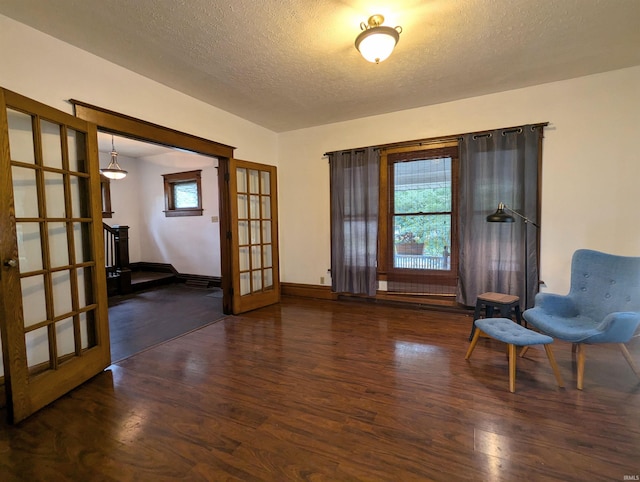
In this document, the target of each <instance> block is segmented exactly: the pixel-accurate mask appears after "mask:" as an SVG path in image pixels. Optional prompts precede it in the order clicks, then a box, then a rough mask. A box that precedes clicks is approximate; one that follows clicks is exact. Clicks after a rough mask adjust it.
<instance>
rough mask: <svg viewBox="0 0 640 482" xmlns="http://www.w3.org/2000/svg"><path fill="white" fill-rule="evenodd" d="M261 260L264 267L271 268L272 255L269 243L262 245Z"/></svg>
mask: <svg viewBox="0 0 640 482" xmlns="http://www.w3.org/2000/svg"><path fill="white" fill-rule="evenodd" d="M262 262H263V263H264V264H263V265H264V267H265V268H271V266H273V264H272V263H273V256H272V254H271V245H270V244H265V245H264V246H262Z"/></svg>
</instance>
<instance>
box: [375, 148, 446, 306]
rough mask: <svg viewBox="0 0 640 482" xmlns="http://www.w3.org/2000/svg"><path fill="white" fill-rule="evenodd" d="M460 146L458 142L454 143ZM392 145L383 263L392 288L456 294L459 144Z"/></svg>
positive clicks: (387, 155) (386, 157) (387, 158)
mask: <svg viewBox="0 0 640 482" xmlns="http://www.w3.org/2000/svg"><path fill="white" fill-rule="evenodd" d="M456 144H457V143H456ZM456 144H453V145H443V144H440V145H437V146H433V147H432V148H429V147H419V148H416V147H413V148H397V149H390V150H388V151H387V152H385V153H384V154H383V156H382V157H383V158H384V163H383V164H386V171H387V176H386V180H385V181H384V182H385V184H386V185H385V186H384V188H383V189H384V191H385V192H386V195H385V196H384V199H383V200H382V202H384V203H385V209H384V210H383V209H381V210H380V212H381V213H384V214H383V216H384V218H381V219H380V223H381V224H382V223H385V224H386V229H385V232H386V234H385V235H384V237H381V239H380V247H381V248H382V249H381V251H382V252H384V253H386V254H385V255H384V256H383V259H381V261H382V262H381V263H380V265H381V266H383V267H385V268H386V278H387V281H388V283H387V287H388V290H389V291H390V292H400V293H416V294H418V293H420V294H433V295H453V294H455V288H456V280H457V252H458V250H457V249H456V246H457V244H458V240H457V238H456V235H457V229H456V222H455V220H456V219H457V211H456V205H457V203H456V192H457V171H458V148H457V145H456Z"/></svg>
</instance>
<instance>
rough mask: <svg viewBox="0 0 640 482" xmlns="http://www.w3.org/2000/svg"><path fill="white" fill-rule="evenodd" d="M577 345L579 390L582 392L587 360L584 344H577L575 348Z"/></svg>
mask: <svg viewBox="0 0 640 482" xmlns="http://www.w3.org/2000/svg"><path fill="white" fill-rule="evenodd" d="M575 345H577V351H578V384H577V386H578V390H582V383H583V381H584V358H585V350H584V343H575V344H574V346H575Z"/></svg>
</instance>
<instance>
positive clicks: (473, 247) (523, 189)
mask: <svg viewBox="0 0 640 482" xmlns="http://www.w3.org/2000/svg"><path fill="white" fill-rule="evenodd" d="M542 131H543V126H540V125H536V126H531V125H527V126H522V127H520V128H517V129H507V130H505V129H499V130H495V131H491V132H487V133H482V134H467V135H464V136H463V137H462V139H461V142H460V204H459V206H460V209H459V213H460V219H459V235H460V244H459V246H460V253H459V254H460V258H459V259H460V263H459V282H458V293H457V301H458V302H459V303H462V304H464V305H467V306H473V305H474V304H475V302H476V298H477V296H478V295H479V294H481V293H485V292H488V291H494V292H499V293H507V294H512V295H517V296H519V297H520V306H521V308H523V309H526V308H527V307H530V306H532V305H533V299H534V296H535V293H537V291H538V280H539V275H538V254H537V253H538V232H537V231H538V228H536V227H535V226H534V225H532V224H530V223H525V222H524V221H523V220H522V219H521V218H519V217H517V216H514V217H515V222H513V223H489V222H487V221H486V217H487V215H489V214H492V213H493V212H495V210H496V208H497V207H498V203H500V202H502V203H504V204H506V205H507V206H508V207H509V208H511V209H513V210H514V211H517V212H518V213H520V214H522V215H523V216H525V217H527V218H529V219H530V220H532V221H533V222H534V223H536V224H538V225H539V224H540V223H539V222H538V219H537V210H538V209H537V206H538V196H539V193H538V163H539V139H540V138H541V136H542ZM525 239H526V246H525ZM525 256H526V261H525ZM525 265H526V270H527V272H526V273H525ZM525 276H526V277H527V283H525ZM525 284H526V285H527V290H525ZM525 291H528V293H525ZM526 305H528V306H526Z"/></svg>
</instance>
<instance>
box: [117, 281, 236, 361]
mask: <svg viewBox="0 0 640 482" xmlns="http://www.w3.org/2000/svg"><path fill="white" fill-rule="evenodd" d="M223 316H224V314H223V313H222V290H221V289H220V288H209V289H203V288H193V287H190V286H187V285H185V284H184V283H173V284H168V285H164V286H158V287H156V288H152V289H148V290H146V291H141V292H137V293H132V294H130V295H125V296H113V297H111V298H109V331H110V335H111V360H112V362H117V361H120V360H122V359H124V358H127V357H129V356H131V355H133V354H135V353H139V352H141V351H143V350H145V349H147V348H149V347H152V346H154V345H157V344H158V343H162V342H165V341H167V340H170V339H172V338H175V337H176V336H180V335H183V334H184V333H188V332H190V331H192V330H195V329H196V328H200V327H202V326H204V325H208V324H209V323H212V322H214V321H216V320H219V319H220V318H222V317H223Z"/></svg>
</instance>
